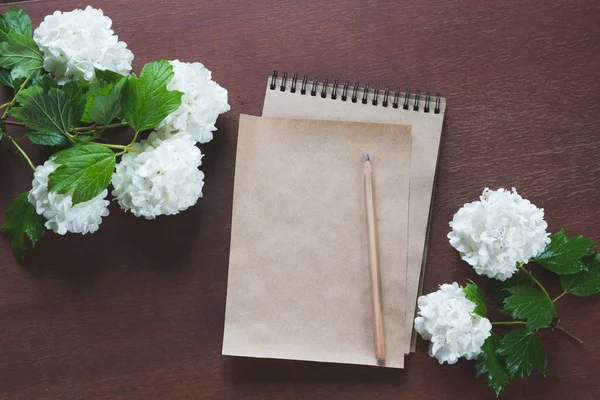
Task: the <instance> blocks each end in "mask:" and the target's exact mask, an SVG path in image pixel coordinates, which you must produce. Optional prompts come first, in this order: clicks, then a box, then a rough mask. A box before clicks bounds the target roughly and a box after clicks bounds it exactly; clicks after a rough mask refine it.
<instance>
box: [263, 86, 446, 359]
mask: <svg viewBox="0 0 600 400" xmlns="http://www.w3.org/2000/svg"><path fill="white" fill-rule="evenodd" d="M280 85H281V78H278V79H277V82H276V90H270V89H269V85H268V84H267V90H266V95H265V104H264V107H263V117H272V118H300V119H317V120H330V121H353V122H377V123H383V124H404V125H411V126H412V135H413V137H412V158H411V160H412V164H411V169H410V204H409V236H408V240H409V244H408V246H409V250H408V271H407V283H406V316H405V324H406V325H405V332H406V335H405V338H404V340H405V342H404V343H405V352H406V353H409V349H410V351H413V352H414V350H415V347H416V341H415V340H413V341H412V343H411V336H414V333H413V320H414V316H415V308H416V300H417V296H418V294H419V292H420V281H421V278H422V275H423V273H424V271H425V268H424V264H425V256H424V253H425V249H426V246H425V245H426V241H427V225H428V220H429V212H430V207H431V203H432V195H433V183H434V177H435V170H436V165H437V158H438V151H439V145H440V138H441V133H442V124H443V121H444V113H445V109H446V101H445V99H444V98H441V103H440V113H438V114H435V113H434V112H433V108H434V101H433V98H432V101H431V103H430V110H429V112H428V113H426V112H425V102H424V96H421V101H420V102H419V110H418V111H414V110H413V104H414V97H412V98H411V99H410V107H409V109H408V110H404V109H403V107H402V101H403V99H404V98H402V101H401V102H400V106H399V107H398V108H393V107H392V104H391V103H392V99H393V94H392V95H391V96H390V98H389V103H390V104H389V105H388V107H383V105H382V94H381V93H380V94H379V99H378V100H379V102H378V103H377V104H378V105H376V106H374V105H372V100H373V91H369V92H368V96H367V104H363V103H362V101H361V100H359V101H358V102H356V103H353V102H352V101H350V98H348V100H347V101H343V100H342V98H341V95H340V93H341V87H340V88H339V89H338V96H337V99H335V100H334V99H332V98H331V96H330V95H328V96H326V97H325V98H322V97H321V96H320V93H321V90H322V86H319V87H318V88H317V89H318V90H317V91H318V95H317V96H310V95H309V94H306V95H302V94H300V91H299V90H297V91H296V92H295V93H292V92H291V91H290V90H289V88H288V90H286V91H280V90H279V87H280ZM298 85H300V83H298ZM288 86H289V81H288ZM331 86H332V85H329V87H328V89H327V93H331V91H332V88H331ZM350 92H352V89H350ZM307 93H308V92H307ZM362 94H363V92H362V89H361V90H360V91H359V97H360V98H361V99H362ZM348 97H350V96H348ZM415 338H416V337H415Z"/></svg>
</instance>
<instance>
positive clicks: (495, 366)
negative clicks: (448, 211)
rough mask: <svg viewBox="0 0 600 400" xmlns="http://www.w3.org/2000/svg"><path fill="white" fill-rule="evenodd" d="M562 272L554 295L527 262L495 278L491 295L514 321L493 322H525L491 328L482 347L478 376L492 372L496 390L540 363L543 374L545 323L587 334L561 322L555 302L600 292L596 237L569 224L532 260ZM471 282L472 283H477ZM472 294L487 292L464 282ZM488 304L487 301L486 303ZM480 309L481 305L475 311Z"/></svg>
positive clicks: (490, 379) (474, 298)
mask: <svg viewBox="0 0 600 400" xmlns="http://www.w3.org/2000/svg"><path fill="white" fill-rule="evenodd" d="M530 261H531V262H535V263H536V264H538V265H540V266H541V267H542V268H544V269H547V270H548V271H550V272H552V273H554V274H556V275H558V276H559V278H560V283H561V286H562V288H563V292H562V293H561V294H560V295H558V296H556V297H555V298H554V299H553V298H552V297H551V296H550V294H549V293H548V290H547V289H546V288H545V287H544V285H543V284H542V283H541V282H540V281H539V280H538V279H537V278H535V277H534V276H533V274H532V273H531V271H529V270H528V269H527V268H526V267H525V263H519V264H518V265H517V267H518V269H519V272H518V273H516V274H515V275H513V276H512V277H511V278H510V279H508V280H507V281H505V282H499V283H496V285H495V287H494V286H493V287H492V289H494V290H493V292H492V297H493V298H494V299H495V300H497V301H499V302H500V303H501V304H502V305H503V310H502V311H503V312H505V313H507V314H508V315H510V316H511V317H512V318H513V320H512V321H496V322H491V324H492V326H506V327H509V328H510V327H515V328H516V327H519V328H520V327H523V325H525V328H526V329H516V330H513V331H511V332H509V333H508V334H506V335H505V336H504V337H502V336H500V335H498V334H497V333H494V332H492V336H490V337H489V338H488V339H487V340H486V342H485V343H484V345H483V346H482V348H481V353H480V355H479V357H478V359H477V365H476V370H477V376H480V375H482V374H486V373H487V374H488V384H489V386H490V387H491V388H493V389H494V391H495V392H496V395H498V394H499V393H500V391H501V390H502V389H503V388H504V387H505V386H506V384H508V382H509V381H510V379H516V378H524V377H526V376H528V375H530V374H531V372H532V371H533V369H534V368H535V369H537V370H538V371H539V372H540V373H542V375H545V371H546V355H545V353H544V349H543V345H542V342H541V340H540V339H539V337H538V336H537V334H536V331H538V330H540V329H550V330H552V331H557V332H561V333H563V334H565V335H567V336H568V337H570V338H572V339H573V340H575V341H577V342H578V343H580V344H581V343H583V340H581V339H580V338H578V337H577V336H576V335H574V334H573V333H571V332H569V331H568V330H567V329H565V328H564V327H563V326H561V325H560V319H559V317H558V316H557V315H556V313H555V306H554V304H555V303H556V302H557V301H558V300H559V299H561V298H562V297H564V296H566V295H567V294H572V295H575V296H590V295H593V294H597V293H600V253H595V252H594V244H593V242H592V241H591V240H589V239H587V238H584V237H582V236H578V237H572V238H567V236H566V235H565V232H564V230H562V229H561V230H560V231H559V232H558V233H556V234H553V235H551V236H550V243H549V244H548V245H547V246H546V248H545V249H544V251H543V252H541V253H540V254H538V255H537V256H536V257H535V258H534V259H532V260H530ZM474 285H475V284H474V283H472V282H471V283H470V284H469V285H467V287H468V286H474ZM463 291H464V292H465V294H466V296H467V298H469V300H471V301H473V302H474V303H475V305H476V310H477V309H478V307H480V306H481V304H482V301H483V302H485V299H484V300H478V299H479V298H480V297H482V294H481V293H482V292H481V291H480V290H479V289H477V292H480V294H479V295H477V296H473V295H472V293H473V292H474V289H473V288H469V289H467V288H464V289H463ZM484 304H485V303H484ZM474 313H475V314H477V312H476V311H474Z"/></svg>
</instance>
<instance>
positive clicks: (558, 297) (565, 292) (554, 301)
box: [552, 291, 567, 303]
mask: <svg viewBox="0 0 600 400" xmlns="http://www.w3.org/2000/svg"><path fill="white" fill-rule="evenodd" d="M565 294H567V291H564V292H562V293H561V294H559V295H558V296H556V298H555V299H554V300H552V302H553V303H556V301H557V300H558V299H560V298H561V297H563V296H564V295H565Z"/></svg>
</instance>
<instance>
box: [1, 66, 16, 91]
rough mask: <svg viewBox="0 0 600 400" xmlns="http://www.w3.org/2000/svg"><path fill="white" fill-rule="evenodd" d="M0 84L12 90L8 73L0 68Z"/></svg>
mask: <svg viewBox="0 0 600 400" xmlns="http://www.w3.org/2000/svg"><path fill="white" fill-rule="evenodd" d="M0 83H1V84H3V85H4V86H8V87H11V88H14V86H13V81H12V78H11V77H10V71H9V70H7V69H5V68H0Z"/></svg>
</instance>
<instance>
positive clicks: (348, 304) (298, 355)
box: [223, 115, 411, 368]
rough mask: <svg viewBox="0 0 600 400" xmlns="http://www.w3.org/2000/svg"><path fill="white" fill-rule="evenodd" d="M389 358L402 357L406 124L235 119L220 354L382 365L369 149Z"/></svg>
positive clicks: (398, 363) (397, 363)
mask: <svg viewBox="0 0 600 400" xmlns="http://www.w3.org/2000/svg"><path fill="white" fill-rule="evenodd" d="M367 152H368V153H369V155H370V157H371V160H372V164H373V169H374V177H375V193H376V207H377V217H378V223H379V225H378V232H379V240H380V242H379V244H380V246H379V251H380V257H381V274H382V279H381V281H382V292H383V304H384V324H385V339H386V353H387V354H386V366H387V367H393V368H403V366H404V351H403V345H402V343H403V340H404V314H405V299H404V296H405V290H406V288H405V283H406V262H407V239H408V238H407V235H408V193H409V169H410V152H411V133H410V127H409V126H401V125H384V124H356V123H345V122H329V121H314V120H313V121H311V120H286V119H272V118H260V117H252V116H248V115H241V116H240V126H239V135H238V148H237V158H236V168H235V184H234V199H233V219H232V227H231V229H232V233H231V252H230V261H229V278H228V287H227V305H226V315H225V332H224V339H223V354H225V355H233V356H247V357H259V358H280V359H293V360H308V361H321V362H334V363H347V364H365V365H376V360H375V355H374V344H373V328H372V319H371V318H372V315H371V297H370V283H369V266H368V249H367V232H366V221H365V211H364V191H363V190H364V188H363V168H364V155H365V153H367Z"/></svg>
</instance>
